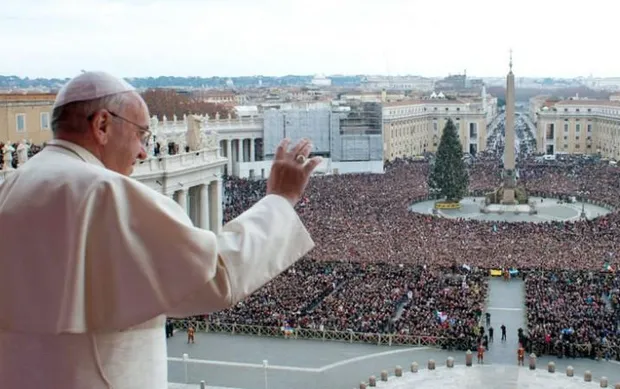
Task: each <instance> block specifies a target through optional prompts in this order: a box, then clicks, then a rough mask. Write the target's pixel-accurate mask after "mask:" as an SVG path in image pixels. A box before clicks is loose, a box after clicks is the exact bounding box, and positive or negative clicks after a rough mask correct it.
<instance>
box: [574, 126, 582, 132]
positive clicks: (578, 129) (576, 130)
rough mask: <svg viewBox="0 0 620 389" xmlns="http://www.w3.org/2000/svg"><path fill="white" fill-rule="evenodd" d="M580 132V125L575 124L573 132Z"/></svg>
mask: <svg viewBox="0 0 620 389" xmlns="http://www.w3.org/2000/svg"><path fill="white" fill-rule="evenodd" d="M579 131H581V124H576V125H575V132H579Z"/></svg>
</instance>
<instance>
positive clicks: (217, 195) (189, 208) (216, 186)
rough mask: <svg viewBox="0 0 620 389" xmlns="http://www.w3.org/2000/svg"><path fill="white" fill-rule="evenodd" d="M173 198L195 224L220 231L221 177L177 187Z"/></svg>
mask: <svg viewBox="0 0 620 389" xmlns="http://www.w3.org/2000/svg"><path fill="white" fill-rule="evenodd" d="M173 199H174V200H175V201H176V202H177V203H178V204H179V205H180V206H181V208H183V209H184V210H185V212H187V214H188V215H189V217H190V219H191V220H192V222H193V223H194V225H195V226H197V227H200V228H203V229H205V230H211V231H213V232H215V233H216V234H217V233H219V232H220V231H221V228H222V221H223V214H222V180H221V179H215V180H212V181H209V182H206V183H204V184H200V185H197V186H193V187H190V188H187V189H185V188H183V189H179V190H177V191H175V192H174V195H173Z"/></svg>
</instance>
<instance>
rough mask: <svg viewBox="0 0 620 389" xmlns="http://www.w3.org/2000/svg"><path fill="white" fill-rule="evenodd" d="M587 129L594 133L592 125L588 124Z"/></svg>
mask: <svg viewBox="0 0 620 389" xmlns="http://www.w3.org/2000/svg"><path fill="white" fill-rule="evenodd" d="M587 128H588V132H592V125H591V124H588V127H587Z"/></svg>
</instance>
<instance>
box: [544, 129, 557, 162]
mask: <svg viewBox="0 0 620 389" xmlns="http://www.w3.org/2000/svg"><path fill="white" fill-rule="evenodd" d="M545 135H546V137H545V138H546V139H547V140H553V139H554V138H555V125H554V124H553V123H549V124H547V133H546V134H545ZM547 154H549V153H547ZM551 154H553V153H551Z"/></svg>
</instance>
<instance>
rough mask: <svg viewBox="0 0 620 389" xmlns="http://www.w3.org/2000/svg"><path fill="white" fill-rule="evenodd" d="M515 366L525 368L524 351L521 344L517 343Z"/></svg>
mask: <svg viewBox="0 0 620 389" xmlns="http://www.w3.org/2000/svg"><path fill="white" fill-rule="evenodd" d="M517 365H518V366H525V349H524V348H523V344H521V343H519V349H518V350H517Z"/></svg>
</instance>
